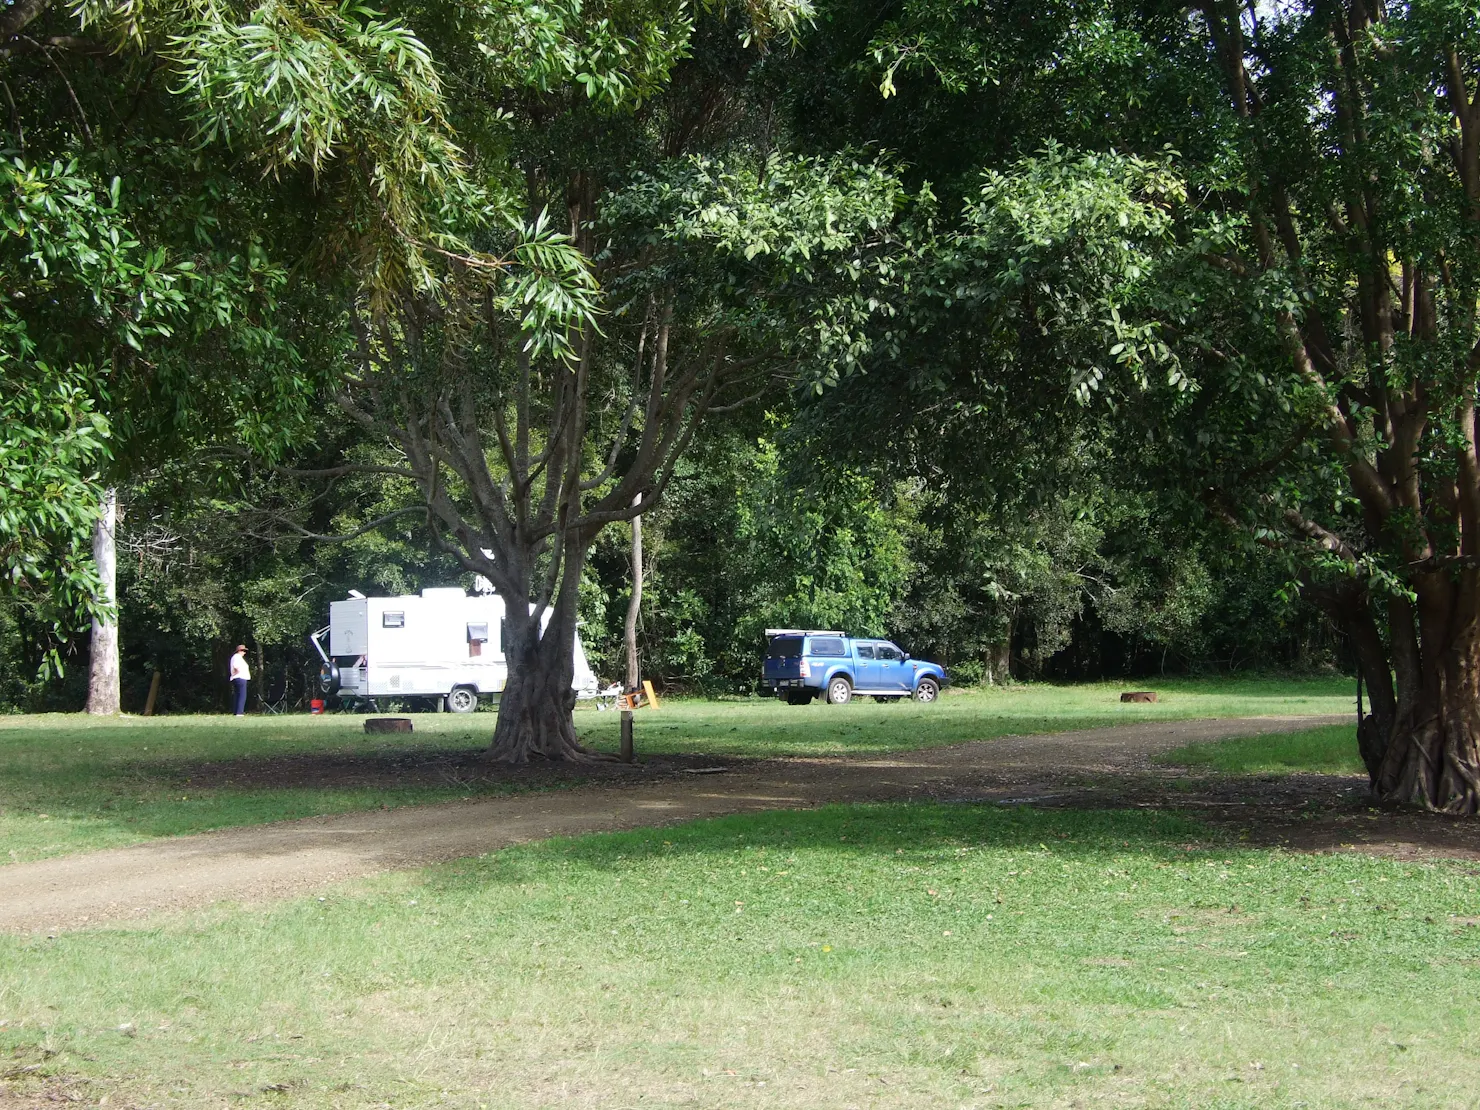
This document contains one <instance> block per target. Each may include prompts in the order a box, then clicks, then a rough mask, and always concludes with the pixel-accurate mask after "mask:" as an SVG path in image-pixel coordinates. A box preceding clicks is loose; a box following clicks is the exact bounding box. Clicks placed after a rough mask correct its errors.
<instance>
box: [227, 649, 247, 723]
mask: <svg viewBox="0 0 1480 1110" xmlns="http://www.w3.org/2000/svg"><path fill="white" fill-rule="evenodd" d="M251 677H252V670H251V668H250V667H248V666H247V645H246V644H237V645H236V654H235V655H233V656H232V657H231V695H232V698H233V704H234V705H235V706H236V715H237V716H238V717H240V716H242V715H244V714H245V713H246V711H247V681H248V680H249V679H250V678H251Z"/></svg>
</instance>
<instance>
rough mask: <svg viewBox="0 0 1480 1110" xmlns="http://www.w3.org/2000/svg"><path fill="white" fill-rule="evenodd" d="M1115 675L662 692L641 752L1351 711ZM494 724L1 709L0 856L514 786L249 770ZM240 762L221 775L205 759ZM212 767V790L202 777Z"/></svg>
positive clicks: (730, 752)
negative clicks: (747, 695) (927, 698)
mask: <svg viewBox="0 0 1480 1110" xmlns="http://www.w3.org/2000/svg"><path fill="white" fill-rule="evenodd" d="M1123 688H1124V686H1122V685H1111V684H1107V683H1102V684H1087V685H1078V686H1052V685H1046V684H1041V685H1040V684H1034V685H1024V686H1018V687H1010V688H1007V689H995V690H971V691H949V692H948V696H946V697H944V698H942V699H941V700H940V701H939V702H937V703H935V704H933V705H926V706H922V705H915V704H914V703H912V702H909V703H903V704H891V705H877V704H875V703H874V702H873V701H871V700H867V701H865V700H859V701H858V702H855V703H854V704H851V705H847V706H841V707H834V706H824V705H820V704H813V705H809V706H798V707H793V706H788V705H785V704H782V703H781V702H778V701H775V700H774V699H767V700H757V699H750V700H740V699H733V700H727V701H700V700H677V701H665V702H664V703H663V707H662V709H661V710H659V711H657V712H649V711H646V710H644V711H642V712H640V713H639V714H638V718H637V744H638V751H639V754H661V753H669V752H692V753H698V754H704V755H714V756H762V755H764V756H774V755H810V756H819V755H824V756H825V755H830V754H842V753H852V752H868V751H894V750H899V749H906V748H918V747H928V746H931V745H939V744H951V743H957V742H959V741H964V740H984V739H990V738H992V737H996V736H1002V735H1005V734H1010V733H1031V732H1050V731H1056V730H1062V729H1072V728H1092V727H1096V726H1100V725H1109V724H1117V723H1123V722H1129V721H1141V720H1158V719H1169V718H1187V717H1222V716H1244V715H1260V714H1315V713H1338V712H1345V711H1346V710H1347V708H1348V706H1349V701H1350V698H1349V697H1348V690H1347V683H1346V682H1344V681H1343V680H1340V679H1314V680H1275V679H1234V680H1213V681H1201V682H1199V681H1189V680H1177V681H1168V682H1160V683H1154V684H1151V688H1154V689H1156V690H1158V691H1159V692H1160V693H1161V695H1162V700H1161V701H1160V702H1158V703H1157V704H1154V705H1122V704H1120V702H1119V700H1118V698H1119V692H1120V690H1121V689H1123ZM617 716H618V715H617V714H615V713H598V712H596V711H594V710H593V709H591V708H589V707H585V708H582V709H581V710H580V711H578V713H577V726H578V728H579V729H580V731H581V732H582V734H583V736H585V737H586V738H587V740H588V742H590V743H591V744H592V745H593V746H595V747H597V748H600V749H604V750H607V751H615V750H616V747H617V726H618V721H617ZM493 720H494V718H493V717H492V715H490V714H486V713H482V714H477V715H474V716H471V717H457V716H451V715H448V714H418V715H417V716H416V718H415V726H416V731H415V733H413V734H412V735H411V736H409V737H407V736H389V737H386V736H382V737H367V736H366V735H365V734H364V733H363V731H362V729H361V718H359V717H355V716H349V715H339V714H331V715H327V716H323V717H309V716H297V717H247V718H245V719H243V720H240V721H238V720H234V719H233V718H230V717H224V716H222V717H158V718H141V717H129V718H123V719H120V720H106V721H99V720H95V719H92V718H88V717H85V716H81V715H62V714H55V715H47V716H30V717H23V716H15V717H0V865H3V864H4V863H9V862H17V861H23V860H30V859H38V858H42V857H45V856H54V855H60V854H64V853H68V852H77V851H84V850H88V849H93V848H104V847H113V846H118V845H123V844H130V843H135V842H138V841H141V840H146V839H150V838H153V837H160V836H173V835H178V834H182V833H191V832H199V831H203V830H206V829H213V828H221V827H225V826H230V825H249V824H259V823H262V822H267V821H276V820H282V819H286V818H294V817H306V816H311V815H316V814H327V813H340V812H345V811H350V810H362V809H374V808H378V807H381V806H400V805H415V804H422V803H428V802H436V801H443V800H450V799H454V798H464V797H468V796H469V795H470V794H488V793H496V792H500V791H506V790H509V789H513V788H514V787H511V786H509V785H508V784H498V783H477V784H469V783H466V782H456V781H450V780H449V781H447V782H446V783H437V784H430V785H404V784H393V785H384V784H381V785H353V784H352V783H347V784H346V785H343V786H330V787H324V786H311V785H306V784H302V783H298V782H294V781H292V779H291V776H289V777H287V778H286V780H284V779H282V777H281V776H280V777H279V780H277V781H272V782H269V783H263V782H262V781H261V776H260V775H257V774H253V773H252V772H253V769H254V767H255V768H257V769H258V770H260V769H261V768H263V767H270V766H271V765H272V764H273V763H274V762H275V761H281V760H282V759H285V758H297V757H313V756H325V757H346V756H352V757H358V756H381V757H385V758H392V757H395V756H397V755H399V754H407V755H415V754H416V753H425V752H427V751H430V750H446V749H463V750H469V749H477V748H481V747H482V746H483V745H484V744H486V743H487V741H488V738H489V736H490V735H491V733H492V728H493ZM231 760H237V761H241V762H240V763H239V764H238V765H237V766H238V767H239V768H240V770H241V771H242V775H243V778H242V779H241V780H239V781H237V782H234V783H230V784H228V783H225V782H224V781H222V776H221V774H220V773H219V772H209V773H208V769H207V768H206V767H205V765H206V764H220V763H223V762H226V761H231ZM203 776H207V777H208V779H209V784H204V783H203V782H202V778H203Z"/></svg>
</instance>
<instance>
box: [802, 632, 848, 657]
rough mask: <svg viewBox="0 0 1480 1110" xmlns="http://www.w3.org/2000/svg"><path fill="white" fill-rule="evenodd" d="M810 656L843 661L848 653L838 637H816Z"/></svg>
mask: <svg viewBox="0 0 1480 1110" xmlns="http://www.w3.org/2000/svg"><path fill="white" fill-rule="evenodd" d="M807 654H808V655H820V656H823V657H824V658H837V659H841V658H842V657H843V656H845V655H847V654H848V653H847V652H846V651H844V650H843V641H842V640H841V639H840V638H839V637H836V636H816V637H813V639H812V640H811V643H810V646H809V650H808V652H807Z"/></svg>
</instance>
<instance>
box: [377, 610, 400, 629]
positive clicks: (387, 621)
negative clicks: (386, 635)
mask: <svg viewBox="0 0 1480 1110" xmlns="http://www.w3.org/2000/svg"><path fill="white" fill-rule="evenodd" d="M380 627H381V628H405V627H406V614H405V613H404V612H397V613H391V612H385V613H382V614H380Z"/></svg>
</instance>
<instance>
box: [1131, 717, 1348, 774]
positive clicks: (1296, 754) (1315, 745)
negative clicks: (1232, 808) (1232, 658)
mask: <svg viewBox="0 0 1480 1110" xmlns="http://www.w3.org/2000/svg"><path fill="white" fill-rule="evenodd" d="M1156 761H1157V762H1158V763H1165V764H1170V765H1172V766H1177V767H1196V768H1199V769H1203V770H1209V771H1223V772H1225V773H1228V774H1235V775H1271V774H1272V775H1289V774H1295V773H1297V772H1301V771H1310V772H1316V773H1319V774H1323V775H1361V774H1365V773H1366V770H1367V769H1366V768H1365V767H1364V766H1363V765H1362V757H1361V756H1360V755H1358V754H1357V730H1356V726H1355V725H1329V726H1327V727H1325V728H1312V729H1306V730H1305V731H1303V732H1280V733H1269V734H1267V735H1264V736H1243V737H1239V738H1238V739H1236V740H1219V741H1216V742H1213V743H1206V744H1189V745H1188V746H1187V747H1185V748H1178V749H1177V750H1176V751H1171V752H1166V753H1165V754H1163V755H1160V756H1157V757H1156Z"/></svg>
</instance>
